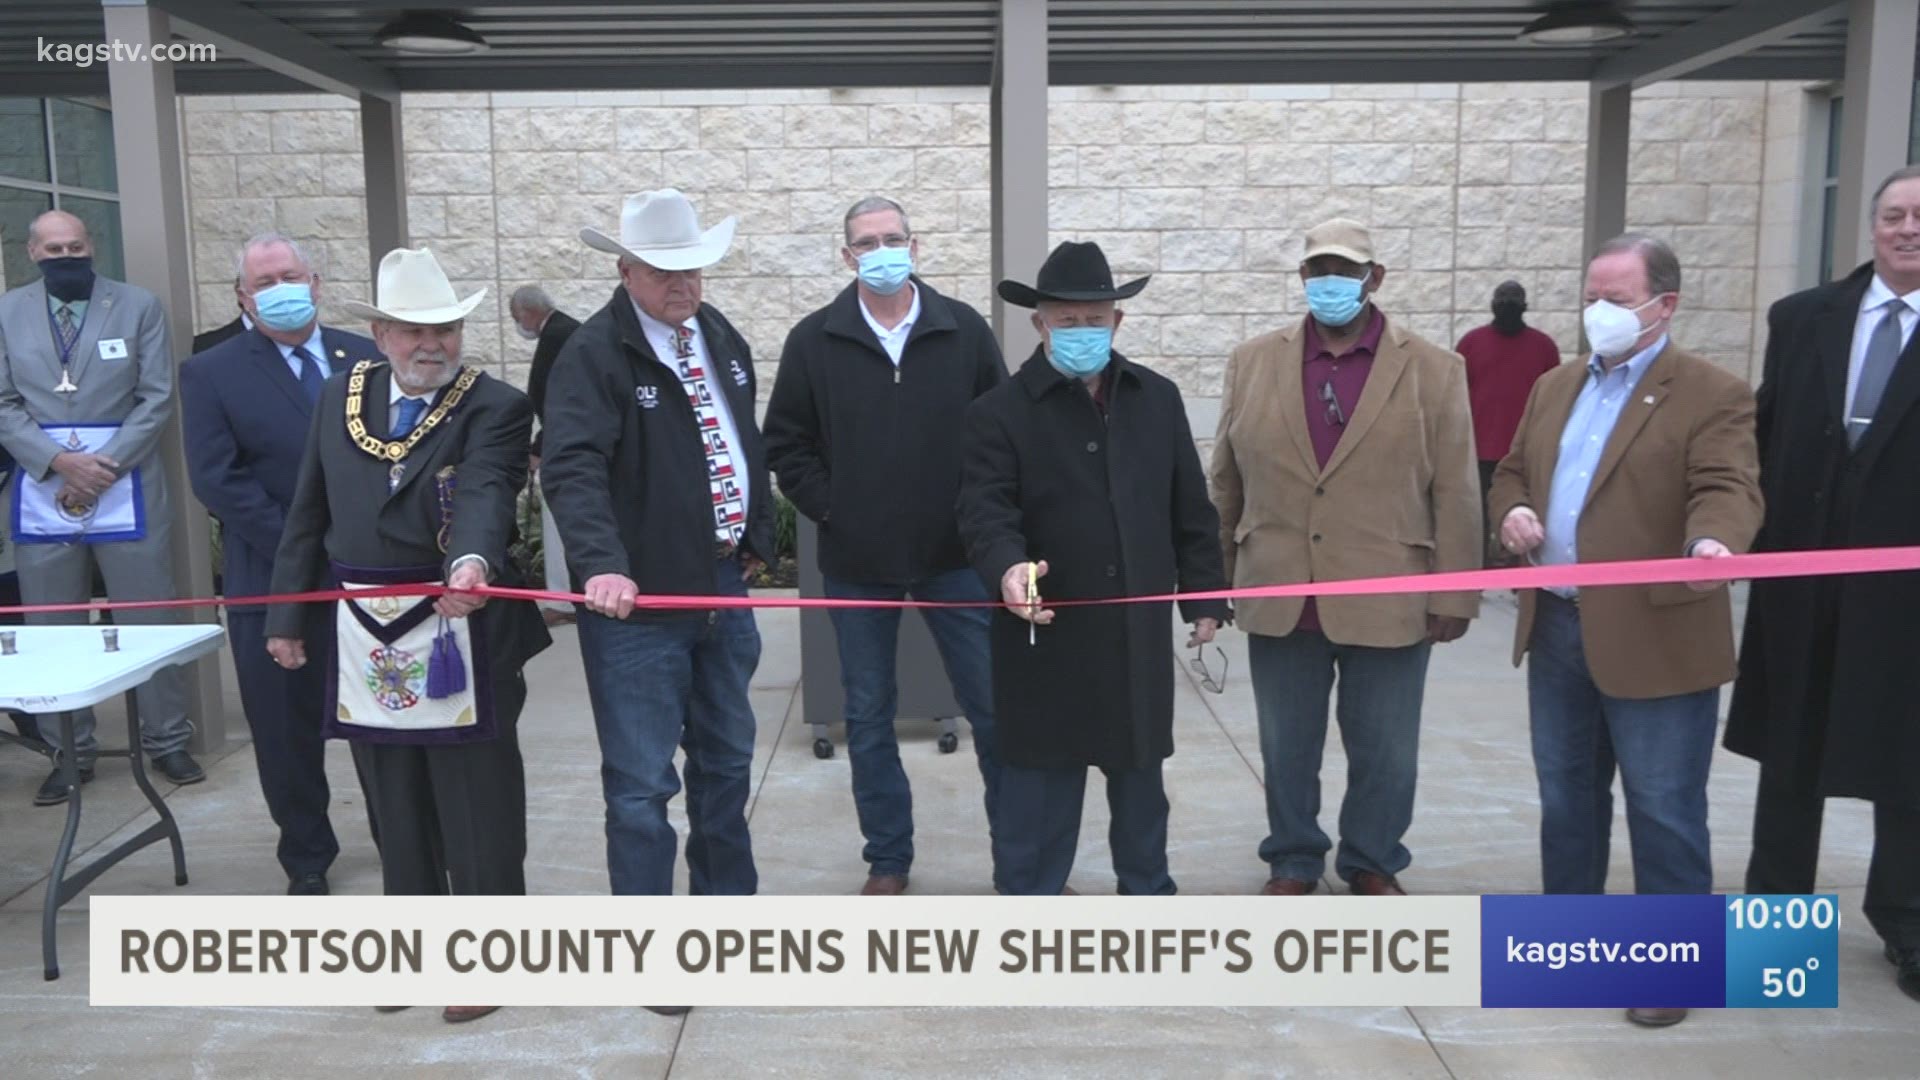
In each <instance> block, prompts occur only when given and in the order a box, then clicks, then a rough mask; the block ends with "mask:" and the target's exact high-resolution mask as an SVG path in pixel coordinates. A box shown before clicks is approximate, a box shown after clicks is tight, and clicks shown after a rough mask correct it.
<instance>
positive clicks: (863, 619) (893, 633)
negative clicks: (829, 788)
mask: <svg viewBox="0 0 1920 1080" xmlns="http://www.w3.org/2000/svg"><path fill="white" fill-rule="evenodd" d="M826 588H827V595H828V596H830V597H834V598H836V599H849V600H901V599H904V598H906V597H907V596H908V595H911V596H912V597H913V598H914V599H915V600H931V601H941V602H958V601H981V600H986V599H988V596H987V590H986V587H985V586H983V585H982V584H981V583H980V576H979V575H978V574H975V573H974V572H973V571H972V570H949V571H947V572H946V573H942V574H936V575H934V576H933V577H930V578H927V579H925V580H923V581H919V582H915V583H914V584H912V585H909V586H905V587H902V586H898V585H857V584H853V583H851V582H844V581H836V580H834V579H833V578H827V579H826ZM830 613H831V616H832V619H833V633H834V638H835V640H836V641H837V642H838V644H839V647H840V686H841V689H843V690H844V691H845V692H846V720H847V757H848V758H849V759H850V760H851V762H852V764H853V807H854V811H855V813H856V814H857V815H858V816H859V818H860V834H861V835H862V836H864V837H866V841H867V844H866V848H865V850H864V851H862V852H861V854H862V855H863V856H864V857H865V858H866V860H867V866H868V872H869V873H873V874H898V875H901V876H905V875H906V873H907V871H908V870H909V869H910V868H911V867H912V866H913V791H912V789H911V788H909V787H908V786H907V771H906V769H904V768H902V767H901V765H900V740H899V738H898V737H897V736H896V735H895V734H894V729H893V723H894V718H895V713H896V711H897V710H898V707H899V701H900V688H899V684H898V683H897V682H896V681H895V679H896V672H895V667H894V661H895V655H896V651H897V648H898V646H899V643H900V614H901V609H899V608H832V609H830ZM920 613H921V614H922V615H924V616H925V617H926V620H927V629H929V630H931V631H932V632H933V641H934V644H935V645H936V646H938V647H939V649H940V660H941V662H942V663H943V664H944V665H945V666H946V669H947V679H948V681H949V682H951V683H952V684H953V696H954V699H955V700H956V701H957V702H959V705H960V711H961V712H963V713H965V714H966V716H967V723H968V725H969V726H971V727H972V729H973V753H974V757H975V758H976V759H977V760H978V762H979V765H980V779H981V781H982V782H983V783H984V786H985V788H986V805H987V833H988V836H989V839H991V837H992V834H993V823H994V817H995V813H996V809H995V808H996V806H997V800H996V799H995V797H994V794H995V791H996V789H997V788H998V787H999V784H1000V762H999V758H998V757H996V756H995V754H994V744H993V665H992V660H991V658H990V657H989V655H988V650H987V626H988V623H989V620H990V618H991V616H992V613H991V612H990V611H989V610H988V609H987V608H984V607H973V608H923V609H921V612H920Z"/></svg>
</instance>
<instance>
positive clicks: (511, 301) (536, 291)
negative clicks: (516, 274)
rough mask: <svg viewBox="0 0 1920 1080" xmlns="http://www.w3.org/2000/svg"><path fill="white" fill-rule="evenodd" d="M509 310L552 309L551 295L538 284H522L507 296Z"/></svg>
mask: <svg viewBox="0 0 1920 1080" xmlns="http://www.w3.org/2000/svg"><path fill="white" fill-rule="evenodd" d="M507 309H508V310H510V311H552V310H553V297H551V296H548V295H547V290H545V289H543V288H541V287H540V286H538V285H522V286H520V287H519V288H517V289H515V290H513V295H512V296H509V297H508V298H507Z"/></svg>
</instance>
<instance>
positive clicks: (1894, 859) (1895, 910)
mask: <svg viewBox="0 0 1920 1080" xmlns="http://www.w3.org/2000/svg"><path fill="white" fill-rule="evenodd" d="M1825 810H1826V799H1825V797H1824V796H1821V795H1819V794H1817V793H1815V792H1813V791H1809V790H1807V789H1805V788H1803V787H1801V786H1800V785H1798V784H1796V783H1794V782H1793V780H1792V778H1791V777H1790V776H1788V775H1787V774H1786V773H1785V771H1783V770H1781V769H1778V768H1773V767H1769V766H1764V765H1763V766H1762V767H1761V769H1760V793H1759V796H1758V797H1757V798H1756V799H1755V800H1754V807H1753V856H1752V858H1750V859H1749V860H1748V862H1747V891H1748V892H1750V893H1810V892H1813V891H1814V870H1815V869H1816V868H1817V866H1818V865H1819V861H1820V824H1821V818H1822V817H1823V816H1824V814H1825ZM1863 910H1865V912H1866V915H1867V921H1868V922H1869V923H1871V924H1873V929H1874V931H1875V932H1877V933H1878V934H1879V935H1880V937H1881V939H1882V940H1884V941H1886V942H1887V943H1888V944H1890V945H1893V946H1895V947H1897V948H1920V808H1915V807H1912V806H1899V805H1896V804H1894V803H1891V802H1876V803H1874V804H1873V860H1872V862H1870V863H1869V864H1868V867H1867V897H1866V903H1865V904H1864V905H1863Z"/></svg>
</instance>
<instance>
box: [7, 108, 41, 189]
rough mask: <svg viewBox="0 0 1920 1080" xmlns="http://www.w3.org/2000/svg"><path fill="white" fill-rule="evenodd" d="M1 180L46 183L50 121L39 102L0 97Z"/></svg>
mask: <svg viewBox="0 0 1920 1080" xmlns="http://www.w3.org/2000/svg"><path fill="white" fill-rule="evenodd" d="M0 176H10V177H14V178H16V179H20V180H36V181H39V182H40V183H43V184H44V183H46V182H47V181H48V180H49V179H51V174H50V173H48V172H47V118H46V114H44V113H42V112H41V111H40V99H39V98H19V97H0Z"/></svg>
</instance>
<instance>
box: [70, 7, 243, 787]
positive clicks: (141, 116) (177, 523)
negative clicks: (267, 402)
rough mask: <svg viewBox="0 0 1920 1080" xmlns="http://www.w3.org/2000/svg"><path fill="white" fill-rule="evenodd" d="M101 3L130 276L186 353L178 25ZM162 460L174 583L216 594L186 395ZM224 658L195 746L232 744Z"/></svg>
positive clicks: (199, 679) (192, 692) (188, 310)
mask: <svg viewBox="0 0 1920 1080" xmlns="http://www.w3.org/2000/svg"><path fill="white" fill-rule="evenodd" d="M101 8H102V14H103V15H104V16H105V22H106V36H107V39H108V40H109V41H113V42H116V43H119V44H121V46H122V48H119V49H116V50H115V51H114V56H113V59H111V60H110V61H109V62H108V64H107V86H108V91H109V94H110V96H111V102H112V107H113V153H114V160H115V163H116V165H117V173H118V177H119V183H120V234H121V242H122V244H123V245H124V247H125V250H126V263H127V281H128V282H130V283H132V284H134V285H138V286H140V287H141V288H143V289H146V290H147V291H148V292H151V293H153V294H154V295H155V296H157V297H159V298H160V303H161V304H162V305H163V306H164V307H165V308H166V310H167V316H168V330H169V332H170V336H171V337H172V341H173V350H174V353H175V355H176V357H178V356H184V355H185V354H186V351H187V347H188V345H189V343H190V342H192V340H193V321H192V320H193V282H192V281H191V279H190V277H189V275H187V274H185V273H183V272H182V271H181V268H182V267H183V266H184V265H185V261H184V260H185V253H186V252H187V251H189V250H191V249H192V244H191V241H190V239H189V237H188V235H187V212H186V206H187V202H186V184H185V181H184V177H183V174H182V171H181V163H180V118H179V113H178V112H177V111H176V107H175V103H174V91H173V67H172V65H170V64H167V63H164V62H160V63H156V62H155V61H154V60H153V59H152V57H153V53H154V50H155V49H159V48H163V47H165V46H167V45H169V44H171V43H172V41H173V34H172V29H171V27H170V25H169V22H168V18H167V15H166V13H165V12H162V11H160V10H158V9H156V8H152V7H148V6H147V5H146V4H145V3H144V0H102V3H101ZM132 56H140V57H142V59H139V60H134V59H130V58H129V57H132ZM160 462H161V466H162V467H163V468H164V469H165V470H166V475H167V488H168V490H169V491H170V492H171V493H172V502H173V581H174V587H175V588H176V589H178V590H179V591H180V593H181V594H182V595H186V596H212V595H213V562H212V551H213V530H212V526H211V522H210V520H209V518H208V517H207V512H206V509H205V508H204V507H202V506H201V505H200V501H199V500H198V499H195V498H194V497H193V487H192V485H191V484H189V482H188V480H187V466H186V454H185V451H184V450H183V449H182V447H181V442H180V410H179V408H178V402H177V401H176V403H175V408H174V409H173V411H172V415H171V418H170V419H169V420H168V423H167V430H166V433H165V434H164V435H162V436H161V441H160ZM214 620H215V616H214V614H213V612H212V611H211V610H209V609H205V608H202V609H197V610H195V611H193V612H192V614H191V616H186V617H183V618H182V621H183V622H184V621H200V622H213V621H214ZM224 662H225V661H224V660H222V659H221V656H220V654H219V653H212V654H209V655H208V656H206V657H204V658H203V659H201V660H200V662H199V663H197V664H195V665H194V666H193V668H192V675H191V676H190V677H189V678H188V680H187V695H188V697H187V710H188V715H189V716H191V717H193V721H194V747H195V749H198V750H201V751H203V752H212V751H215V750H218V749H219V748H220V747H221V746H222V745H223V744H224V743H225V742H226V737H227V723H226V707H225V696H224V691H223V690H222V680H221V674H220V669H221V665H222V664H223V663H224Z"/></svg>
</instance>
